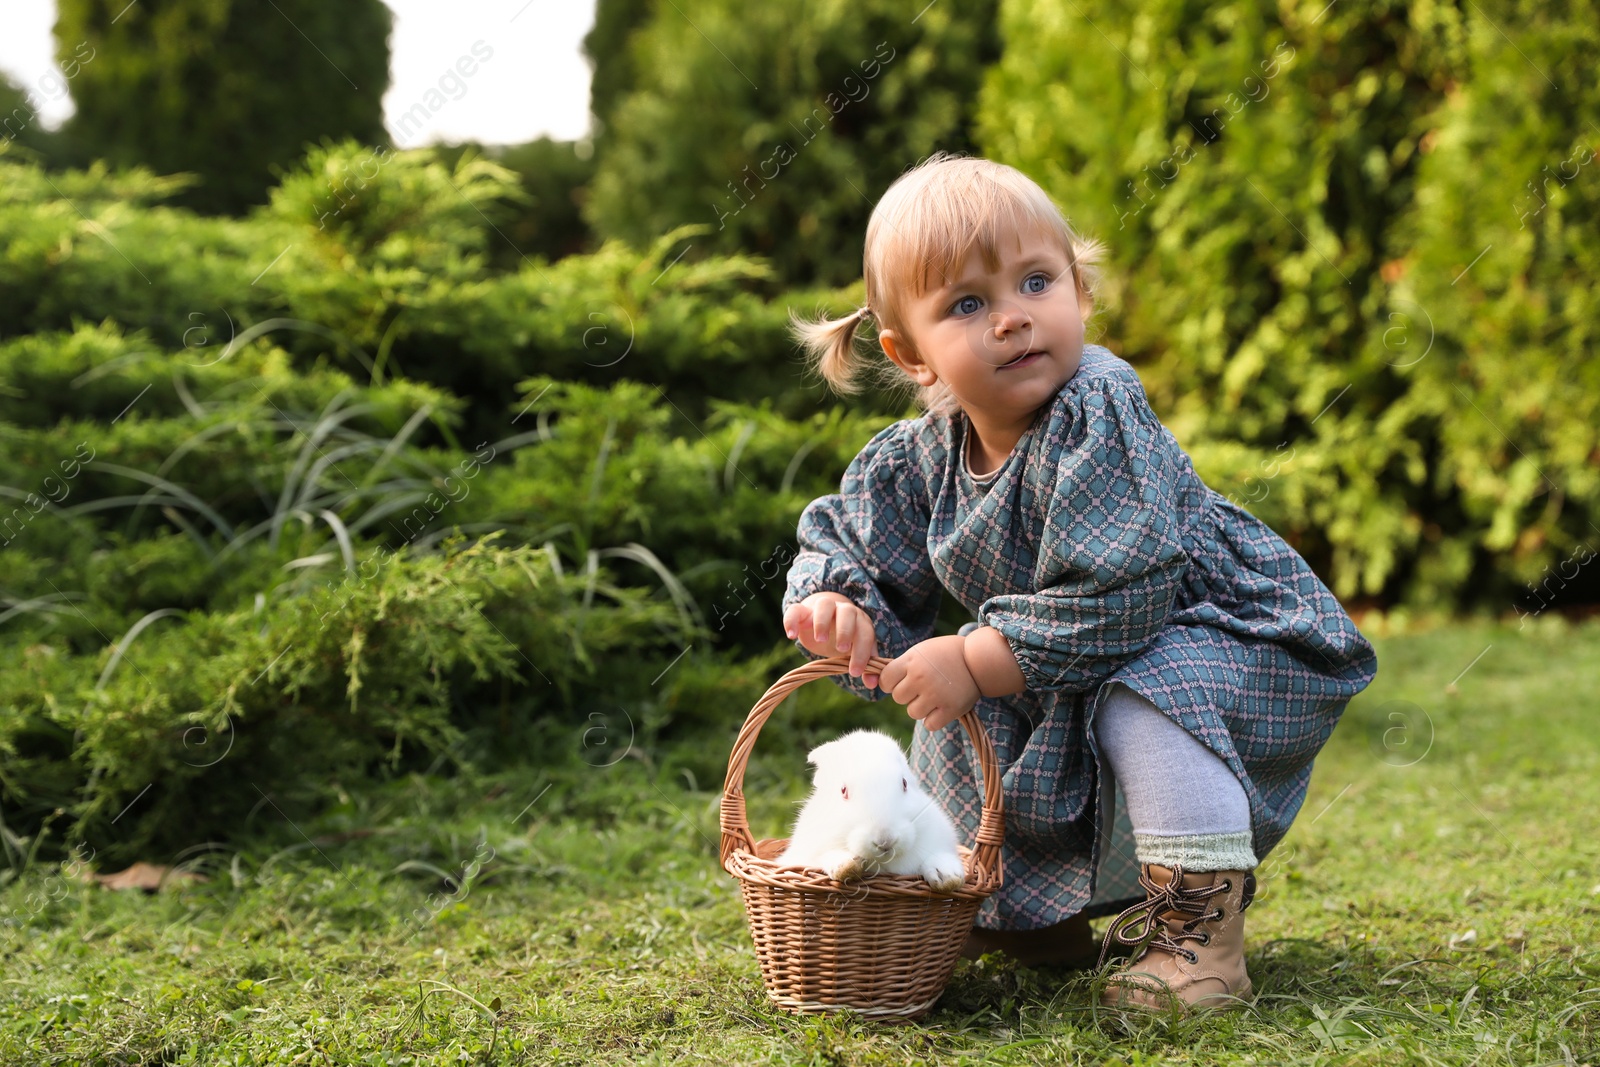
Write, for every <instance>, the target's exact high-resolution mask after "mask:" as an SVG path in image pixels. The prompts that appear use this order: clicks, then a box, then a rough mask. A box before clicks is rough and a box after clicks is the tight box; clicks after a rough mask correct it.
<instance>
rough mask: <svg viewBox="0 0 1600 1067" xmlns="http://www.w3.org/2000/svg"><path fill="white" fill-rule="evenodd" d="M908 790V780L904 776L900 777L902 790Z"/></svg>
mask: <svg viewBox="0 0 1600 1067" xmlns="http://www.w3.org/2000/svg"><path fill="white" fill-rule="evenodd" d="M907 791H908V788H907V786H906V780H905V779H904V778H902V779H900V792H902V793H904V792H907Z"/></svg>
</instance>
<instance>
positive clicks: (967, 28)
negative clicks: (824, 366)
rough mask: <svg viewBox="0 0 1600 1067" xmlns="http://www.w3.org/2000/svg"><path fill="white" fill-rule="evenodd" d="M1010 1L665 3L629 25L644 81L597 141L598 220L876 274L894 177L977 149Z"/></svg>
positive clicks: (637, 81) (835, 280)
mask: <svg viewBox="0 0 1600 1067" xmlns="http://www.w3.org/2000/svg"><path fill="white" fill-rule="evenodd" d="M919 9H921V10H920V13H919ZM994 13H995V3H994V0H949V2H946V3H940V4H934V5H925V4H924V3H918V2H915V0H868V2H864V3H863V2H856V3H839V2H830V3H824V4H756V5H751V4H743V3H738V2H735V0H697V2H684V3H679V4H676V5H662V6H658V7H655V8H654V9H653V14H652V16H651V18H650V21H649V23H648V24H647V25H646V26H645V27H644V28H643V29H641V30H639V31H638V32H636V33H634V34H633V35H632V36H630V37H628V38H627V44H626V47H627V48H628V49H629V61H628V62H629V63H631V70H632V71H633V72H634V73H633V75H632V78H633V81H632V84H633V88H632V91H631V92H629V93H628V94H627V95H626V96H625V97H623V98H622V100H621V102H620V103H618V104H616V106H615V109H614V117H613V119H612V121H611V122H610V123H609V129H608V131H607V133H606V134H605V136H604V138H603V139H602V140H601V142H600V143H599V145H598V146H597V151H598V158H599V164H598V173H597V174H596V176H595V180H594V185H593V189H592V192H591V195H590V197H589V200H588V204H587V207H586V212H587V217H588V220H589V223H590V225H591V226H593V227H594V228H595V229H596V231H597V232H599V233H600V234H602V235H603V236H607V237H619V238H622V239H624V240H627V241H629V242H631V243H633V244H635V245H638V246H645V245H648V244H650V243H651V242H653V241H655V240H656V239H658V238H659V237H660V236H661V235H662V234H664V233H667V232H668V231H670V230H672V229H673V228H674V227H677V226H680V225H684V224H689V223H704V224H709V225H710V226H712V227H713V230H712V232H711V233H710V234H708V235H706V236H705V237H704V238H702V239H699V240H697V241H696V242H695V244H696V246H697V248H698V249H699V251H698V252H697V253H696V254H697V255H698V254H703V253H705V252H707V251H713V250H714V251H717V252H734V251H742V252H747V253H754V254H757V255H761V256H763V257H765V258H767V259H768V260H769V261H770V262H771V263H772V265H773V268H774V270H775V272H776V273H777V276H778V277H779V278H781V279H783V280H785V281H788V282H791V283H793V282H808V283H809V282H819V283H823V284H845V283H848V282H850V281H853V280H854V279H857V278H859V277H860V276H861V247H862V239H863V235H864V234H865V231H866V222H867V218H868V216H869V215H870V214H871V211H872V204H873V203H874V202H875V201H876V199H877V197H878V196H879V195H881V194H882V192H883V190H884V189H885V188H887V187H888V185H889V184H890V182H892V181H893V180H894V179H895V178H896V177H897V176H898V175H899V174H900V173H901V172H902V171H903V170H904V169H905V168H906V167H908V166H910V165H911V164H913V163H915V162H917V161H918V160H919V159H921V158H923V157H924V156H926V155H927V154H928V153H929V152H931V151H933V150H934V149H937V148H944V149H950V150H955V151H963V150H968V149H970V148H971V147H972V142H971V141H970V140H969V135H968V127H969V125H970V121H971V109H972V106H973V100H974V93H975V91H976V89H977V87H978V85H979V83H980V80H981V78H982V74H983V70H984V67H985V66H986V65H987V64H988V63H990V62H992V61H993V60H994V58H995V56H996V39H995V33H994V25H993V23H994ZM613 47H615V45H614V44H613ZM713 102H714V103H713Z"/></svg>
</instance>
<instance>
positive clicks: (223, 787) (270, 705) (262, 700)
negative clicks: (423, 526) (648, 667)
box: [0, 542, 692, 861]
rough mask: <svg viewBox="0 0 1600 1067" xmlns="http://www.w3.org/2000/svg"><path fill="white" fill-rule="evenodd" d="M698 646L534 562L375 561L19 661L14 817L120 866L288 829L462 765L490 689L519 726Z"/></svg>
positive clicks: (12, 733) (451, 549) (632, 597)
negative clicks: (475, 713)
mask: <svg viewBox="0 0 1600 1067" xmlns="http://www.w3.org/2000/svg"><path fill="white" fill-rule="evenodd" d="M691 636H692V631H685V630H684V629H683V627H682V623H681V619H680V618H679V616H678V614H677V613H676V612H674V611H673V610H672V609H671V607H670V606H669V605H666V604H663V603H661V602H656V601H652V600H650V599H649V598H648V597H646V596H645V595H644V594H642V593H640V592H639V591H637V590H629V589H624V588H621V587H619V586H617V585H615V584H614V583H613V582H612V581H611V580H610V579H609V576H608V575H607V573H606V572H605V571H604V570H601V571H597V572H594V573H592V574H589V575H577V574H562V573H561V572H560V570H559V568H558V567H556V566H555V565H554V564H553V563H552V560H551V558H550V557H549V555H548V554H547V553H545V552H543V551H542V550H539V549H535V548H530V547H522V548H499V547H494V546H491V545H489V544H487V543H486V542H479V543H477V544H474V545H472V546H471V547H465V548H462V547H459V546H456V545H447V546H446V550H445V551H444V552H443V553H442V554H439V555H430V556H422V557H419V558H407V557H405V556H402V555H399V554H396V553H387V552H383V551H370V552H363V553H362V556H361V557H360V559H359V560H358V561H357V564H356V567H355V569H354V572H353V573H351V574H349V575H348V576H347V577H346V578H345V580H344V581H342V582H341V583H339V584H338V585H336V586H333V587H331V588H322V589H315V590H313V591H311V592H310V593H308V594H307V595H304V596H298V597H289V598H282V599H278V598H274V599H272V600H268V601H266V602H265V603H264V604H261V605H258V607H257V608H255V609H246V610H240V611H235V612H228V613H214V614H202V613H192V614H185V613H183V612H180V611H174V610H167V611H158V612H152V613H150V614H148V615H146V616H144V617H143V618H141V619H140V620H139V621H138V622H136V623H135V624H134V625H133V626H132V627H129V628H128V629H127V631H126V632H124V633H122V634H120V635H119V636H118V639H117V643H116V645H115V646H114V648H107V649H102V650H100V651H99V652H98V653H93V654H72V653H68V652H64V651H61V650H60V649H58V648H57V647H56V646H53V645H50V644H42V643H41V644H36V645H32V646H30V647H28V648H26V649H24V650H23V655H22V657H21V661H20V664H19V667H18V668H17V669H12V670H8V671H6V672H5V673H4V674H3V675H0V709H3V714H0V753H3V754H4V757H5V759H4V762H5V766H6V771H5V773H4V775H3V776H0V796H3V800H4V808H5V812H6V815H5V817H6V820H7V821H8V822H9V823H10V824H11V825H12V828H13V829H14V830H16V829H18V828H26V829H30V830H31V829H33V828H36V827H37V826H38V825H39V824H40V822H42V820H43V819H44V818H45V816H46V815H48V814H49V812H51V811H52V810H54V809H55V808H58V807H59V808H63V809H65V810H66V811H67V812H68V813H70V815H71V817H72V818H73V820H74V825H73V827H72V829H71V830H70V831H69V832H67V833H66V834H65V837H66V838H67V839H69V840H80V839H85V840H88V841H90V842H91V843H92V844H94V846H95V848H96V850H97V852H98V853H99V854H100V855H101V856H102V857H105V858H106V859H107V860H110V861H115V860H118V859H124V860H131V859H134V858H138V857H141V856H144V855H148V854H150V852H151V851H152V850H155V851H165V850H168V849H172V848H178V847H182V846H184V845H191V844H194V843H196V842H197V841H201V840H206V839H208V838H211V837H226V836H227V835H229V834H230V833H233V832H236V831H237V830H238V828H239V827H240V826H241V825H242V823H243V821H244V820H245V819H246V818H247V817H248V815H249V814H250V812H252V811H253V810H255V809H257V808H259V807H260V805H261V804H262V802H263V800H264V799H265V800H266V801H267V802H268V803H271V804H272V805H274V806H275V807H276V808H277V809H278V811H279V812H280V813H282V814H284V815H288V816H289V817H291V818H292V817H293V814H294V813H295V812H304V811H306V810H308V809H309V808H310V807H312V806H314V805H315V804H316V803H318V802H321V801H324V800H326V799H327V798H328V797H329V796H331V795H334V794H335V793H336V791H337V782H338V779H339V778H340V777H341V776H343V777H348V776H357V777H359V776H362V775H365V774H368V773H371V772H372V771H373V770H374V769H375V768H377V767H379V766H380V765H386V766H388V767H391V768H395V767H400V766H402V765H403V760H404V759H405V758H406V757H407V756H411V757H415V756H417V755H426V756H430V757H431V756H435V755H438V754H443V753H447V752H449V750H450V749H451V747H452V746H453V745H456V744H457V743H459V741H460V740H461V738H462V728H461V725H460V723H459V722H458V721H457V719H458V718H459V716H460V713H461V712H462V710H463V707H464V706H470V702H471V701H473V700H474V699H475V697H476V696H477V695H478V694H481V693H484V692H488V691H490V690H489V687H488V685H487V683H490V682H498V681H499V680H500V679H507V680H509V681H511V682H514V683H516V684H517V685H518V686H519V693H521V694H522V695H521V696H520V697H519V699H518V701H517V704H518V709H517V711H518V714H519V715H530V716H532V715H538V714H539V713H540V712H541V711H549V710H554V709H560V708H570V707H572V706H573V705H574V702H575V700H577V699H579V698H580V693H579V689H580V687H582V688H586V689H589V690H591V691H592V692H593V693H594V694H598V695H599V696H600V697H602V698H603V697H605V696H608V695H610V689H611V687H610V685H609V684H608V683H607V681H606V679H605V678H604V676H603V674H602V672H601V670H600V667H601V665H602V664H603V663H605V662H606V661H608V660H609V659H610V658H612V657H615V656H619V655H626V656H628V657H630V658H641V659H649V658H652V657H651V650H652V648H660V649H670V650H672V651H673V652H675V651H676V650H678V649H679V648H681V647H682V645H683V643H684V642H685V641H686V640H687V639H688V638H689V637H691ZM667 658H670V655H669V656H663V657H661V659H663V661H664V660H665V659H667ZM526 755H533V754H532V753H527V754H526ZM146 787H149V789H148V795H146ZM135 803H137V804H139V805H141V810H139V812H138V817H137V818H130V819H128V820H127V821H126V822H123V821H122V820H121V819H120V818H118V816H119V813H121V812H122V811H123V810H124V809H125V808H126V807H128V806H130V805H133V804H135ZM114 822H115V823H120V825H119V826H116V827H115V828H113V823H114Z"/></svg>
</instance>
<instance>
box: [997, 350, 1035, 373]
mask: <svg viewBox="0 0 1600 1067" xmlns="http://www.w3.org/2000/svg"><path fill="white" fill-rule="evenodd" d="M1044 354H1045V353H1044V352H1043V351H1042V350H1041V349H1037V348H1030V349H1028V350H1027V351H1026V352H1023V353H1022V354H1021V355H1019V356H1017V358H1016V359H1013V360H1012V361H1011V362H1009V363H1002V364H1000V367H999V369H1000V370H1005V369H1007V368H1008V367H1026V366H1028V365H1029V364H1031V363H1037V362H1038V361H1039V358H1040V357H1041V356H1043V355H1044Z"/></svg>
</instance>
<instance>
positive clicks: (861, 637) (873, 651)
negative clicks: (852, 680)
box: [850, 619, 878, 680]
mask: <svg viewBox="0 0 1600 1067" xmlns="http://www.w3.org/2000/svg"><path fill="white" fill-rule="evenodd" d="M855 643H856V649H855V655H854V656H852V657H851V658H850V666H851V668H852V669H853V670H860V671H861V672H862V675H861V677H862V679H863V680H865V678H866V673H865V672H866V669H867V661H868V660H870V659H872V658H873V657H875V656H876V655H877V654H878V635H877V634H875V633H873V632H872V622H871V620H870V619H869V620H867V621H866V625H865V632H863V633H858V634H857V635H856V637H855Z"/></svg>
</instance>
